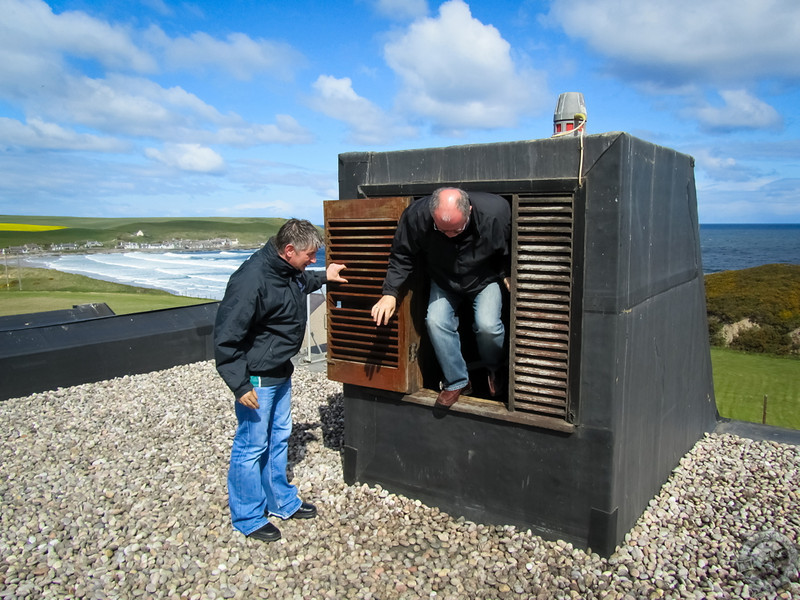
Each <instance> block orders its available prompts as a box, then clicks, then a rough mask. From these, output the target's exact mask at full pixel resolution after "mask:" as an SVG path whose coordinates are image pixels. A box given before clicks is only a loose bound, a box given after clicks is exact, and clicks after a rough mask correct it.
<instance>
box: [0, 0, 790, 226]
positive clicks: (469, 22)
mask: <svg viewBox="0 0 800 600" xmlns="http://www.w3.org/2000/svg"><path fill="white" fill-rule="evenodd" d="M0 14H2V15H3V17H2V20H0V214H14V215H29V214H33V215H65V216H100V217H123V216H142V217H155V216H209V217H214V216H255V217H290V216H296V217H301V218H308V219H311V220H312V221H314V222H315V223H321V222H322V201H323V200H325V199H332V198H337V197H338V188H337V185H338V184H337V177H338V176H337V155H338V154H339V153H342V152H350V151H387V150H398V149H407V148H427V147H436V146H449V145H458V144H469V143H484V142H503V141H513V140H522V139H535V138H546V137H549V136H550V135H551V134H552V132H553V111H554V109H555V104H556V101H557V99H558V95H559V94H560V93H561V92H569V91H578V92H582V93H583V94H584V97H585V100H586V108H587V113H588V121H587V129H588V133H590V134H591V133H601V132H607V131H627V132H629V133H631V134H633V135H635V136H637V137H640V138H642V139H645V140H647V141H650V142H654V143H657V144H660V145H664V146H668V147H671V148H674V149H676V150H678V151H681V152H684V153H687V154H690V155H692V156H694V157H695V159H696V178H697V192H698V209H699V213H700V222H701V223H798V222H800V167H799V166H798V162H799V159H800V123H798V118H797V114H798V110H800V86H799V85H798V84H800V61H798V57H799V56H800V2H798V1H797V0H725V1H723V0H703V1H700V2H698V1H696V0H692V1H688V0H671V1H669V2H665V1H664V0H550V1H533V0H529V1H526V0H521V1H517V2H515V1H508V0H506V1H504V2H497V0H492V1H489V0H481V1H469V2H466V1H463V0H448V1H447V2H443V3H439V2H428V1H425V0H350V1H348V0H340V1H338V2H311V1H304V0H294V1H292V2H277V1H273V2H268V1H266V0H248V1H241V2H220V1H219V0H215V1H210V0H209V1H206V0H203V1H198V2H171V1H168V0H140V1H137V0H128V1H126V2H97V1H90V0H58V1H56V0H53V1H50V2H43V1H42V0H0Z"/></svg>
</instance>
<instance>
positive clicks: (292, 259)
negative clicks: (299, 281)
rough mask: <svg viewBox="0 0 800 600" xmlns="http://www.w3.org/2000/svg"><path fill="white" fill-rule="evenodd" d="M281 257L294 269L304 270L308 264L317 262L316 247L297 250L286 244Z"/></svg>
mask: <svg viewBox="0 0 800 600" xmlns="http://www.w3.org/2000/svg"><path fill="white" fill-rule="evenodd" d="M283 258H284V259H286V262H288V263H289V264H290V265H292V266H293V267H294V268H295V269H298V270H300V271H305V270H306V267H307V266H308V265H311V264H313V263H315V262H317V248H307V249H305V250H298V249H297V248H295V247H294V246H292V245H291V244H288V245H287V246H286V252H285V254H284V256H283Z"/></svg>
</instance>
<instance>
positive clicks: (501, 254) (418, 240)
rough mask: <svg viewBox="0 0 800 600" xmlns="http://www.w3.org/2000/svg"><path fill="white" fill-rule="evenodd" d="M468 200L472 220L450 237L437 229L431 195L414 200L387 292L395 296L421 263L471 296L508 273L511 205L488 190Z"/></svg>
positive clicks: (394, 252)
mask: <svg viewBox="0 0 800 600" xmlns="http://www.w3.org/2000/svg"><path fill="white" fill-rule="evenodd" d="M469 198H470V204H471V205H472V212H471V213H470V217H469V223H468V224H467V227H466V229H465V230H464V231H463V232H462V233H460V234H458V235H457V236H454V237H452V238H449V237H447V236H446V235H444V234H443V233H442V232H440V231H436V230H435V229H434V227H433V217H432V216H431V212H430V209H429V204H430V196H425V197H424V198H420V199H418V200H415V201H414V202H413V203H412V204H411V205H410V206H409V207H408V208H407V209H406V210H405V211H403V214H402V215H401V217H400V222H399V223H398V225H397V230H396V232H395V235H394V240H393V242H392V249H391V254H390V255H389V267H388V269H387V271H386V278H385V279H384V282H383V294H385V295H389V296H394V297H397V296H398V295H399V294H400V291H401V288H402V286H403V285H404V284H405V282H406V280H407V279H408V277H409V275H411V272H412V271H413V270H414V268H415V267H416V266H417V265H418V264H419V266H421V267H422V268H423V269H425V271H426V272H427V274H428V276H429V277H430V278H431V279H432V280H433V281H434V282H436V284H437V285H438V286H439V287H440V288H442V289H444V290H450V291H452V292H455V293H457V294H464V295H469V296H474V295H476V294H478V293H479V292H481V291H482V290H483V289H484V288H485V287H486V286H487V285H489V284H490V283H494V282H500V281H502V280H503V278H504V277H507V276H508V274H509V271H510V254H509V244H510V240H511V207H510V206H509V203H508V202H507V201H506V200H504V199H503V198H501V197H500V196H497V195H495V194H489V193H486V192H469Z"/></svg>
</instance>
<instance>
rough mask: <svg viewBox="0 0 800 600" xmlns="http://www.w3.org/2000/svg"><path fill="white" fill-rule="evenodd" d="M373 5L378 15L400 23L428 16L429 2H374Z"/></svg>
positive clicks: (413, 0) (400, 0)
mask: <svg viewBox="0 0 800 600" xmlns="http://www.w3.org/2000/svg"><path fill="white" fill-rule="evenodd" d="M372 4H373V7H374V8H375V11H376V12H377V13H378V14H380V15H383V16H384V17H388V18H390V19H395V20H398V21H400V20H403V19H415V18H417V17H422V16H425V15H427V14H428V2H427V0H372Z"/></svg>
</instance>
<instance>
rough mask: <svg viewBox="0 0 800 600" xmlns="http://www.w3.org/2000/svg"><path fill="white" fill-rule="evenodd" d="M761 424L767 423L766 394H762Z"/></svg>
mask: <svg viewBox="0 0 800 600" xmlns="http://www.w3.org/2000/svg"><path fill="white" fill-rule="evenodd" d="M761 424H762V425H766V424H767V395H766V394H764V408H763V410H762V411H761Z"/></svg>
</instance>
